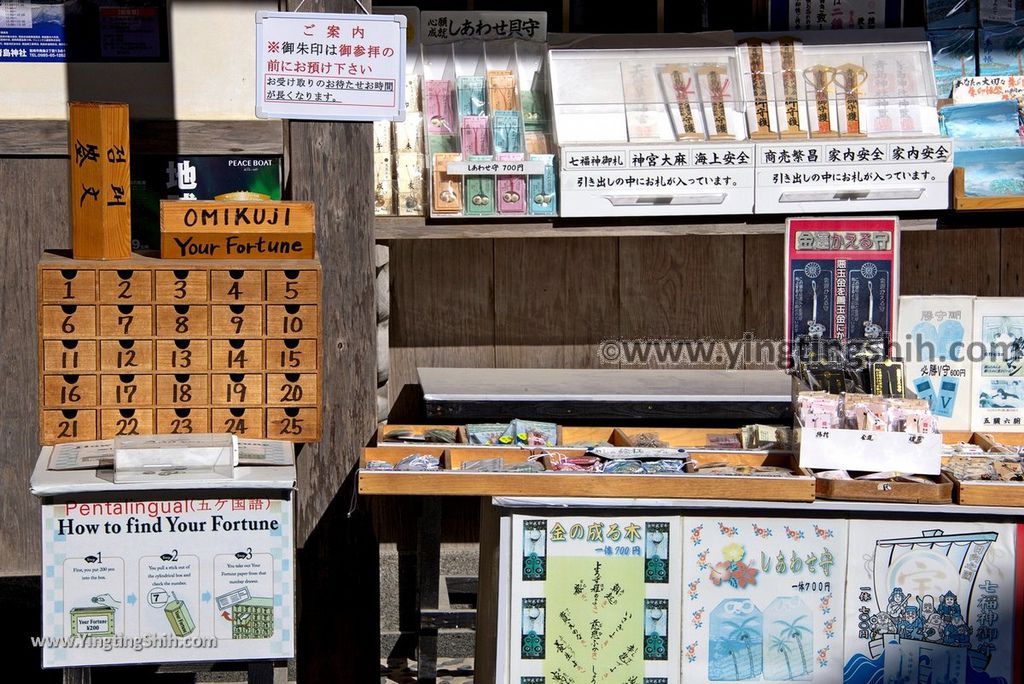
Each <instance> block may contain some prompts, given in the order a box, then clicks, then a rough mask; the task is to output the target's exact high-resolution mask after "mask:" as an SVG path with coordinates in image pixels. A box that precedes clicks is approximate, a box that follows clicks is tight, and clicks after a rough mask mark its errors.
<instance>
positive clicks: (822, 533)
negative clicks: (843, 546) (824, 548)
mask: <svg viewBox="0 0 1024 684" xmlns="http://www.w3.org/2000/svg"><path fill="white" fill-rule="evenodd" d="M814 534H816V535H818V537H819V538H820V539H831V538H832V536H833V534H832V530H830V529H828V528H825V527H818V526H817V525H815V526H814Z"/></svg>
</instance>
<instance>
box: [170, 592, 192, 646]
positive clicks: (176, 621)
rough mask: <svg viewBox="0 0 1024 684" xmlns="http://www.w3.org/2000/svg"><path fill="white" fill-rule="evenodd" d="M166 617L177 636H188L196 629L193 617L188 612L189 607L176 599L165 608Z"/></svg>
mask: <svg viewBox="0 0 1024 684" xmlns="http://www.w3.org/2000/svg"><path fill="white" fill-rule="evenodd" d="M164 615H166V616H167V621H168V622H170V623H171V629H172V630H174V635H175V636H179V637H183V636H188V635H189V634H191V633H192V632H194V631H195V629H196V623H195V621H194V620H192V615H191V614H190V613H189V612H188V606H186V605H185V602H184V601H181V600H179V599H174V600H173V601H171V602H170V603H168V604H167V605H166V606H164Z"/></svg>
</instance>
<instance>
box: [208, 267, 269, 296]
mask: <svg viewBox="0 0 1024 684" xmlns="http://www.w3.org/2000/svg"><path fill="white" fill-rule="evenodd" d="M210 301H212V302H229V303H239V304H243V303H249V302H262V301H263V271H242V270H231V271H210Z"/></svg>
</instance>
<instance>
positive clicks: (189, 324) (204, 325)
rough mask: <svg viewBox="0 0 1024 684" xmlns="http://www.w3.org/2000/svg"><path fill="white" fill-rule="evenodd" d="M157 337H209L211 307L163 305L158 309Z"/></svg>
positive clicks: (202, 305)
mask: <svg viewBox="0 0 1024 684" xmlns="http://www.w3.org/2000/svg"><path fill="white" fill-rule="evenodd" d="M156 334H157V337H173V338H177V339H182V338H188V337H208V336H209V335H210V307H208V306H206V305H205V304H161V305H158V306H157V307H156Z"/></svg>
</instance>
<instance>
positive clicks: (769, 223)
mask: <svg viewBox="0 0 1024 684" xmlns="http://www.w3.org/2000/svg"><path fill="white" fill-rule="evenodd" d="M937 225H938V221H937V219H936V218H935V217H934V216H932V217H927V218H917V217H914V218H903V219H901V220H900V227H901V228H902V229H903V230H935V228H936V227H937ZM374 230H375V237H376V239H378V240H451V239H488V240H489V239H501V238H570V237H658V236H674V235H773V234H777V235H781V234H783V233H785V232H786V221H785V219H783V218H778V217H764V218H757V217H743V216H736V217H729V216H725V217H723V216H709V217H700V216H692V217H688V216H683V217H675V218H673V219H670V220H668V221H665V222H657V223H656V222H652V221H650V219H649V217H640V218H638V219H637V220H636V221H633V222H630V221H624V220H623V219H621V218H608V219H560V218H556V219H554V220H551V221H535V220H529V219H524V220H522V221H508V220H501V219H498V220H495V221H493V222H488V221H475V220H473V219H467V220H462V221H459V220H451V219H448V220H438V219H428V218H424V217H422V216H377V217H376V218H375V220H374Z"/></svg>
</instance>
